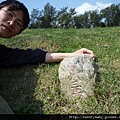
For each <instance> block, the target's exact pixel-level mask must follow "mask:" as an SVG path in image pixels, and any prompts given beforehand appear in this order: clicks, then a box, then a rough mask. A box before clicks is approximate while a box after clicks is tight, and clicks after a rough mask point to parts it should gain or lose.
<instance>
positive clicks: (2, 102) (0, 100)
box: [0, 96, 14, 114]
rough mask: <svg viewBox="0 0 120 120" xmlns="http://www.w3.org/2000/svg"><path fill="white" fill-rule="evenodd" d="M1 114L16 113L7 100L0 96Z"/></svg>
mask: <svg viewBox="0 0 120 120" xmlns="http://www.w3.org/2000/svg"><path fill="white" fill-rule="evenodd" d="M0 114H14V113H13V112H12V110H11V108H10V107H9V105H8V104H7V102H6V101H5V100H4V99H3V98H2V97H1V96H0Z"/></svg>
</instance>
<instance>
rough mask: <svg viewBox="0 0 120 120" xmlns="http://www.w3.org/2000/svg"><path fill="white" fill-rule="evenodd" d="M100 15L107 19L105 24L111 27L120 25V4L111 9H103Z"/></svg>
mask: <svg viewBox="0 0 120 120" xmlns="http://www.w3.org/2000/svg"><path fill="white" fill-rule="evenodd" d="M100 15H101V16H102V17H103V18H105V24H106V25H107V26H108V27H109V26H119V25H120V4H118V5H115V4H112V5H111V6H110V7H107V8H105V9H102V10H101V11H100Z"/></svg>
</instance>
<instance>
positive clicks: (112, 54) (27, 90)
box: [0, 27, 120, 114]
mask: <svg viewBox="0 0 120 120" xmlns="http://www.w3.org/2000/svg"><path fill="white" fill-rule="evenodd" d="M0 44H5V45H6V46H7V47H11V48H16V47H17V48H20V49H27V48H31V49H36V48H40V49H43V50H45V51H49V52H74V51H76V50H78V49H80V48H88V49H91V50H92V51H94V54H95V56H96V64H97V65H98V66H99V71H98V72H99V73H100V81H99V83H97V84H96V87H95V90H94V93H95V96H92V97H89V99H88V100H87V101H83V100H81V99H79V98H78V100H79V101H80V102H81V104H82V105H83V107H82V108H80V107H79V106H77V105H76V101H77V100H73V101H69V100H67V99H66V97H65V95H64V94H62V93H61V90H60V82H59V79H58V68H59V64H60V63H53V64H39V65H25V66H21V67H19V68H9V69H0V95H1V96H2V97H3V98H5V100H6V101H7V102H8V104H9V105H10V107H11V108H12V110H13V111H14V113H16V114H120V27H105V28H89V29H87V28H86V29H72V28H71V29H27V30H25V31H23V32H22V34H20V35H18V36H15V37H13V38H10V39H3V38H0Z"/></svg>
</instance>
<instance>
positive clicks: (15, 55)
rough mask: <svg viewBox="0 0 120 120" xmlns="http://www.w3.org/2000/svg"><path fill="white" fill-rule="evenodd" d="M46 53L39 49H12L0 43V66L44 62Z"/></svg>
mask: <svg viewBox="0 0 120 120" xmlns="http://www.w3.org/2000/svg"><path fill="white" fill-rule="evenodd" d="M46 53H47V52H45V51H43V50H41V49H35V50H32V49H27V50H23V49H18V48H15V49H12V48H8V47H6V46H4V45H0V67H1V68H5V67H17V66H20V65H25V64H39V63H45V56H46Z"/></svg>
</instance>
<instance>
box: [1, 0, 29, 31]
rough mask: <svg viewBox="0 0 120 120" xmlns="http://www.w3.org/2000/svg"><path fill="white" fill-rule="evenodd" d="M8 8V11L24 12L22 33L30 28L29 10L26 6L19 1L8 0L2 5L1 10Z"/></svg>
mask: <svg viewBox="0 0 120 120" xmlns="http://www.w3.org/2000/svg"><path fill="white" fill-rule="evenodd" d="M6 6H8V10H9V11H12V10H22V11H23V29H22V30H21V31H20V32H22V31H23V30H24V29H26V28H27V27H28V24H29V21H30V17H29V12H28V9H27V8H26V7H25V5H24V4H23V3H21V2H19V1H17V0H6V1H3V2H1V3H0V9H1V8H3V7H6Z"/></svg>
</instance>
